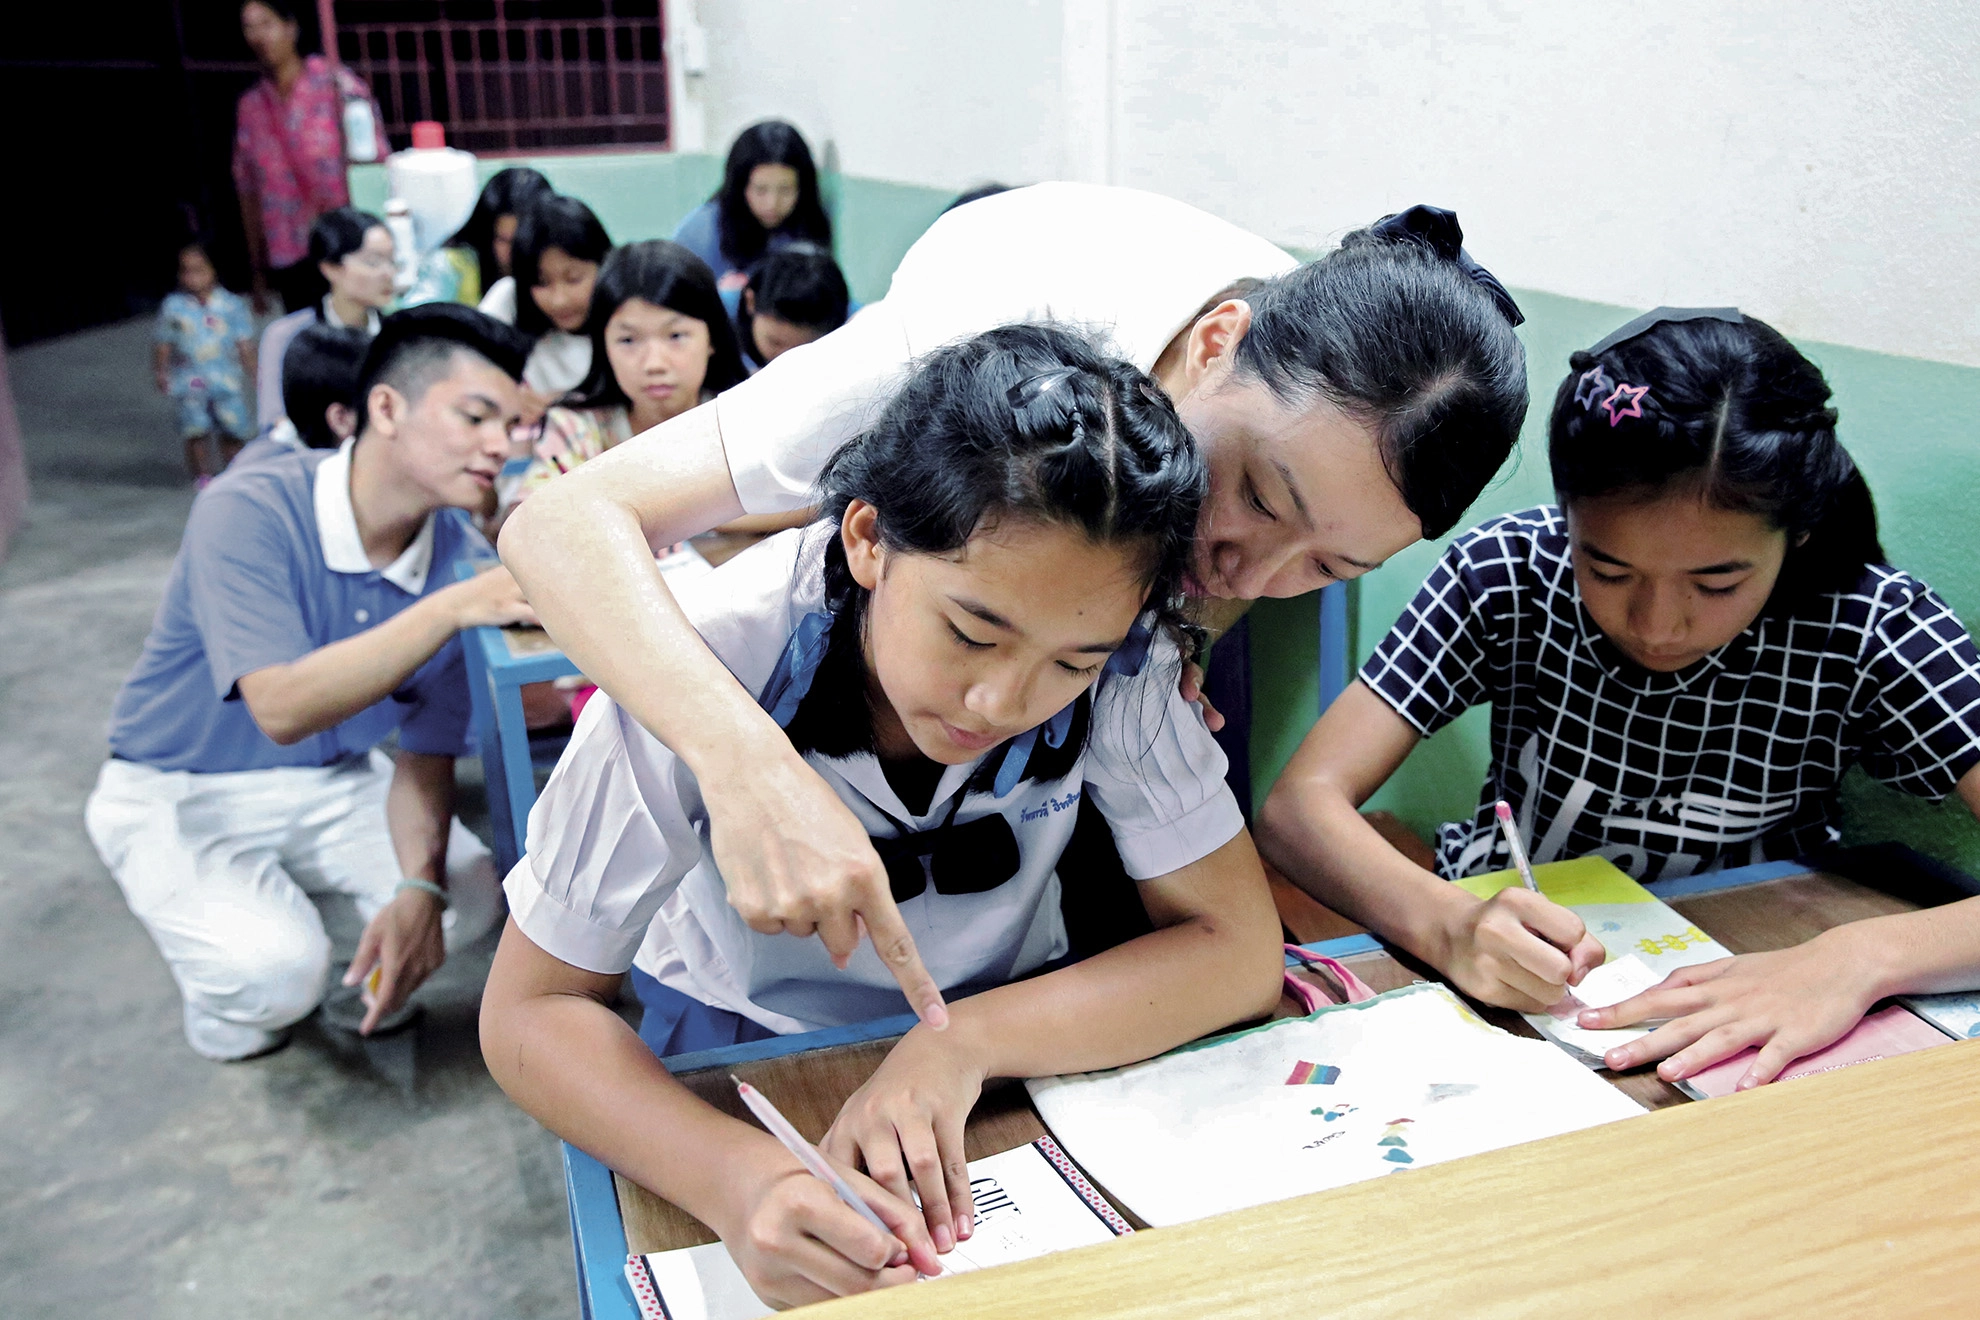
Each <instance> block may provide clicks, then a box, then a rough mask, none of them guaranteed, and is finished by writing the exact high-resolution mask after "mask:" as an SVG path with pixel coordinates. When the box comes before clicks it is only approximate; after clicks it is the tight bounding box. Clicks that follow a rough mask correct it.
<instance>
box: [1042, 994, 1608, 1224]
mask: <svg viewBox="0 0 1980 1320" xmlns="http://www.w3.org/2000/svg"><path fill="white" fill-rule="evenodd" d="M1026 1085H1027V1086H1028V1087H1029V1088H1030V1090H1031V1096H1032V1100H1033V1101H1034V1102H1035V1103H1036V1104H1037V1106H1038V1112H1039V1115H1040V1116H1041V1117H1042V1118H1044V1120H1045V1122H1046V1125H1047V1126H1049V1127H1050V1128H1051V1129H1052V1133H1053V1135H1054V1136H1056V1137H1058V1139H1059V1141H1060V1142H1061V1143H1062V1144H1064V1146H1065V1148H1066V1150H1067V1151H1068V1152H1070V1153H1071V1154H1072V1156H1073V1158H1075V1159H1077V1160H1078V1161H1079V1163H1080V1166H1081V1167H1082V1168H1084V1169H1085V1170H1086V1171H1087V1172H1088V1173H1090V1174H1091V1175H1092V1176H1093V1177H1094V1179H1095V1180H1096V1181H1098V1182H1099V1183H1100V1185H1101V1186H1103V1187H1105V1188H1106V1189H1107V1192H1108V1194H1109V1195H1111V1196H1113V1197H1114V1198H1115V1199H1116V1200H1117V1201H1118V1202H1119V1203H1120V1204H1122V1205H1125V1206H1127V1207H1128V1208H1129V1209H1131V1210H1132V1211H1134V1213H1135V1214H1137V1215H1140V1216H1141V1217H1142V1218H1143V1219H1144V1220H1146V1221H1147V1222H1148V1223H1150V1224H1155V1225H1165V1224H1176V1223H1182V1222H1184V1221H1187V1220H1191V1219H1198V1218H1201V1217H1203V1216H1205V1215H1213V1214H1218V1213H1220V1212H1222V1211H1226V1210H1236V1209H1239V1208H1242V1207H1244V1206H1251V1205H1261V1204H1263V1203H1265V1202H1267V1201H1277V1200H1282V1199H1284V1198H1286V1197H1290V1196H1299V1195H1302V1194H1304V1193H1307V1192H1317V1191H1323V1190H1325V1189H1327V1188H1329V1187H1339V1186H1343V1185H1345V1184H1347V1183H1352V1182H1359V1181H1361V1180H1363V1179H1367V1178H1376V1177H1381V1176H1384V1175H1386V1174H1391V1173H1396V1172H1400V1171H1402V1170H1405V1169H1411V1168H1416V1167H1418V1166H1421V1165H1425V1164H1435V1163H1437V1162H1438V1161H1440V1160H1448V1159H1453V1158H1456V1157H1458V1156H1461V1155H1471V1154H1476V1153H1477V1152H1479V1151H1485V1150H1493V1149H1496V1148H1498V1147H1501V1146H1511V1145H1516V1144H1518V1143H1520V1142H1524V1141H1533V1140H1536V1139H1538V1138H1540V1137H1548V1136H1553V1135H1555V1134H1556V1133H1560V1132H1570V1131H1574V1130H1575V1129H1578V1128H1585V1127H1593V1126H1595V1125H1596V1124H1598V1123H1607V1122H1611V1121H1613V1120H1615V1119H1620V1118H1628V1117H1631V1116H1633V1115H1636V1114H1640V1113H1642V1112H1643V1109H1642V1107H1641V1106H1639V1105H1638V1104H1637V1103H1636V1102H1635V1101H1634V1100H1631V1099H1630V1098H1629V1097H1628V1096H1626V1095H1624V1094H1623V1093H1622V1092H1620V1091H1618V1090H1616V1089H1615V1088H1614V1087H1612V1086H1610V1085H1609V1084H1608V1083H1607V1082H1604V1081H1603V1080H1602V1079H1601V1078H1599V1077H1597V1076H1595V1075H1594V1074H1593V1073H1591V1072H1589V1071H1588V1070H1587V1069H1586V1068H1583V1067H1582V1066H1580V1065H1579V1064H1577V1063H1576V1062H1575V1061H1574V1060H1572V1059H1570V1058H1568V1057H1567V1056H1566V1055H1565V1054H1563V1053H1562V1052H1561V1051H1560V1050H1558V1049H1556V1048H1555V1047H1554V1046H1552V1045H1550V1044H1548V1043H1547V1042H1545V1041H1538V1040H1526V1039H1523V1038H1521V1037H1518V1036H1514V1035H1512V1034H1510V1033H1508V1032H1504V1031H1501V1030H1499V1029H1498V1028H1497V1027H1494V1026H1492V1025H1490V1024H1489V1023H1487V1022H1486V1021H1484V1020H1483V1019H1482V1018H1480V1017H1479V1016H1478V1015H1477V1014H1475V1013H1473V1012H1472V1011H1471V1009H1469V1008H1467V1007H1466V1006H1465V1005H1464V1004H1463V1003H1462V1002H1461V1001H1460V1000H1459V999H1458V998H1457V996H1456V995H1454V994H1452V993H1451V991H1450V990H1449V989H1448V988H1447V987H1445V986H1441V985H1430V984H1418V985H1413V986H1409V987H1407V988H1405V989H1402V990H1391V991H1389V992H1388V993H1387V994H1384V995H1377V996H1376V997H1375V998H1373V999H1369V1000H1366V1001H1364V1002H1360V1003H1351V1004H1340V1005H1335V1006H1331V1007H1327V1008H1322V1009H1320V1010H1318V1011H1317V1012H1314V1013H1313V1014H1311V1015H1309V1016H1307V1017H1303V1018H1285V1019H1282V1020H1280V1021H1278V1022H1271V1023H1267V1024H1266V1025H1264V1026H1262V1027H1253V1028H1251V1029H1249V1030H1246V1031H1240V1032H1237V1033H1235V1034H1233V1035H1229V1036H1221V1037H1218V1038H1216V1039H1213V1040H1209V1041H1203V1042H1200V1043H1198V1044H1194V1045H1186V1046H1184V1047H1183V1048H1181V1049H1179V1050H1175V1051H1172V1052H1171V1053H1169V1054H1165V1055H1163V1056H1161V1057H1160V1058H1156V1059H1151V1060H1149V1061H1148V1062H1146V1063H1138V1064H1134V1065H1132V1066H1130V1067H1126V1068H1116V1069H1112V1070H1110V1071H1107V1072H1096V1073H1081V1074H1077V1075H1074V1076H1070V1077H1049V1078H1039V1079H1036V1080H1034V1081H1031V1082H1028V1083H1026Z"/></svg>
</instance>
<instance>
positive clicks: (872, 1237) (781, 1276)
mask: <svg viewBox="0 0 1980 1320" xmlns="http://www.w3.org/2000/svg"><path fill="white" fill-rule="evenodd" d="M759 1135H760V1134H759ZM753 1146H754V1149H753V1151H752V1154H751V1155H750V1156H749V1157H747V1158H746V1159H744V1160H743V1161H742V1162H741V1168H740V1171H739V1174H738V1176H737V1178H736V1180H735V1182H734V1183H733V1184H732V1186H733V1188H734V1190H735V1193H736V1204H735V1206H734V1208H733V1212H732V1214H731V1215H728V1216H724V1218H725V1219H726V1220H727V1221H728V1222H725V1223H721V1224H712V1223H711V1225H710V1227H712V1228H714V1229H715V1230H716V1231H717V1232H718V1233H720V1234H721V1237H722V1243H723V1245H724V1246H726V1247H727V1248H728V1249H729V1255H730V1256H732V1257H733V1258H734V1259H735V1262H736V1267H737V1268H738V1269H740V1270H741V1271H742V1272H743V1277H744V1278H745V1279H747V1280H749V1286H750V1287H751V1288H753V1289H754V1290H755V1291H756V1295H757V1296H758V1297H761V1298H762V1299H763V1300H764V1301H766V1302H769V1303H770V1304H771V1305H772V1306H778V1307H787V1306H804V1305H807V1304H809V1303H811V1302H822V1301H824V1300H826V1299H827V1298H831V1297H843V1296H846V1295H847V1294H849V1293H861V1292H870V1291H871V1290H873V1289H875V1288H886V1287H891V1286H892V1285H894V1284H900V1283H912V1282H914V1280H915V1276H916V1275H917V1273H928V1274H933V1273H936V1272H937V1271H938V1270H939V1269H940V1268H941V1266H940V1265H939V1264H937V1263H936V1260H935V1250H934V1247H933V1246H932V1245H931V1244H930V1243H929V1241H928V1233H927V1230H926V1229H924V1228H923V1227H922V1226H921V1216H920V1215H918V1214H916V1213H915V1209H914V1206H913V1204H912V1203H910V1202H905V1201H901V1200H897V1199H896V1198H895V1197H893V1196H890V1195H889V1194H888V1193H887V1192H886V1191H885V1190H884V1189H882V1188H880V1187H878V1186H876V1185H875V1184H874V1183H873V1181H872V1180H871V1179H868V1178H863V1177H861V1176H860V1175H859V1174H858V1173H855V1172H852V1171H851V1170H849V1169H847V1168H844V1167H842V1168H841V1169H840V1172H841V1173H844V1174H845V1176H846V1181H847V1182H849V1183H851V1184H852V1186H853V1190H854V1191H856V1192H858V1193H859V1195H860V1199H861V1200H863V1201H865V1202H866V1203H867V1205H869V1206H870V1207H872V1209H873V1212H874V1213H875V1214H877V1215H879V1216H880V1218H881V1220H882V1221H883V1222H885V1223H886V1224H887V1226H888V1227H890V1228H892V1229H893V1230H894V1232H893V1235H892V1236H889V1235H887V1234H885V1233H882V1232H881V1231H880V1230H879V1229H877V1228H875V1227H873V1225H871V1224H869V1223H867V1222H866V1220H865V1219H864V1218H863V1217H862V1216H861V1215H860V1214H859V1212H858V1211H856V1210H854V1209H853V1208H852V1207H850V1206H848V1205H847V1204H846V1203H845V1202H843V1201H841V1200H840V1199H839V1198H838V1196H837V1195H836V1194H835V1193H834V1192H833V1191H832V1188H831V1187H830V1185H828V1184H827V1183H826V1182H825V1181H824V1180H823V1179H821V1178H814V1177H812V1176H811V1175H810V1174H809V1173H807V1172H805V1171H804V1170H803V1169H802V1168H800V1167H799V1166H798V1164H797V1162H796V1161H795V1160H793V1159H792V1158H791V1157H790V1155H789V1154H788V1153H787V1152H786V1151H785V1150H784V1148H783V1147H781V1146H779V1145H777V1144H776V1143H775V1142H774V1141H768V1140H767V1139H766V1141H765V1142H764V1143H753Z"/></svg>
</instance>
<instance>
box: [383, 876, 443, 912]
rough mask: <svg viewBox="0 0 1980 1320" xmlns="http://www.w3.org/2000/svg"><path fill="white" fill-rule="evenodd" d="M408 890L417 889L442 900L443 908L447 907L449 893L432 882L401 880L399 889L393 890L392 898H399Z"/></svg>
mask: <svg viewBox="0 0 1980 1320" xmlns="http://www.w3.org/2000/svg"><path fill="white" fill-rule="evenodd" d="M408 889H417V890H419V892H420V893H422V894H431V895H433V896H434V897H435V898H437V899H439V900H440V906H441V907H446V906H447V891H446V890H444V889H442V888H441V887H440V886H439V885H436V884H434V883H433V882H432V881H431V880H412V879H406V880H401V881H399V883H398V887H397V888H395V889H393V890H392V897H394V898H397V897H398V896H399V895H400V894H403V893H405V892H406V891H407V890H408Z"/></svg>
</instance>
